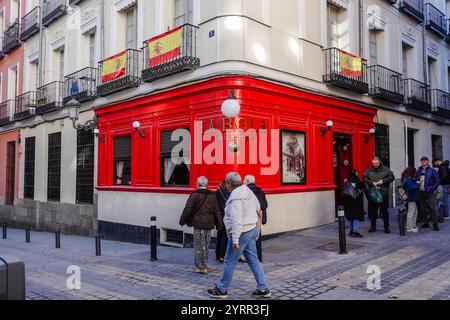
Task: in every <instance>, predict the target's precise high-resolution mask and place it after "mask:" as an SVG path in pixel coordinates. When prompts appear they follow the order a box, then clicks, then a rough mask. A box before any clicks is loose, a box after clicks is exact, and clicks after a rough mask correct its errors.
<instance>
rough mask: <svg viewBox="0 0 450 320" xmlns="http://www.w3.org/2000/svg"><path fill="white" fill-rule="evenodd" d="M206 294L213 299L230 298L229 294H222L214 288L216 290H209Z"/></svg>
mask: <svg viewBox="0 0 450 320" xmlns="http://www.w3.org/2000/svg"><path fill="white" fill-rule="evenodd" d="M206 292H207V293H208V294H209V296H210V297H211V298H214V299H226V298H228V292H226V291H225V292H222V291H220V290H219V289H217V287H214V289H208V290H206Z"/></svg>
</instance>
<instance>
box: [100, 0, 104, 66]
mask: <svg viewBox="0 0 450 320" xmlns="http://www.w3.org/2000/svg"><path fill="white" fill-rule="evenodd" d="M104 10H105V1H104V0H101V1H100V59H103V57H104V56H105V34H104V33H105V12H104Z"/></svg>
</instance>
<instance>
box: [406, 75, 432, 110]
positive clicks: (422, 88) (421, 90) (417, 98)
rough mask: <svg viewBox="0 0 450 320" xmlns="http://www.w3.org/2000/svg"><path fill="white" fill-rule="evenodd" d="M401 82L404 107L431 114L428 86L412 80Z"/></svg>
mask: <svg viewBox="0 0 450 320" xmlns="http://www.w3.org/2000/svg"><path fill="white" fill-rule="evenodd" d="M402 81H403V88H404V95H405V105H406V106H408V107H410V108H414V109H418V110H422V111H425V112H431V99H430V88H429V86H428V85H426V84H425V83H422V82H420V81H417V80H414V79H404V80H402Z"/></svg>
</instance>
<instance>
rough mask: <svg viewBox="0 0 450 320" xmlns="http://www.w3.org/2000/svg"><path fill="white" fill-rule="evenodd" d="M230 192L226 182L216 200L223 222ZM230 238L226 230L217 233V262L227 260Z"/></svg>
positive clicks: (217, 192) (221, 185)
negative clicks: (226, 254)
mask: <svg viewBox="0 0 450 320" xmlns="http://www.w3.org/2000/svg"><path fill="white" fill-rule="evenodd" d="M230 194H231V193H230V191H228V189H227V183H226V181H225V180H224V181H223V182H222V183H221V184H220V186H219V188H217V191H216V200H217V204H218V205H219V210H220V214H221V221H222V222H223V218H224V216H225V204H226V203H227V200H228V198H229V197H230ZM227 244H228V236H227V231H226V230H225V228H223V229H222V230H219V231H217V244H216V260H219V261H220V262H222V263H223V261H224V259H225V253H226V252H227Z"/></svg>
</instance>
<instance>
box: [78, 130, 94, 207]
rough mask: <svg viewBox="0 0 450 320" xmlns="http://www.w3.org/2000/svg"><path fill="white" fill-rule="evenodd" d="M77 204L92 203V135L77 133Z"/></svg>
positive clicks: (82, 131) (90, 133)
mask: <svg viewBox="0 0 450 320" xmlns="http://www.w3.org/2000/svg"><path fill="white" fill-rule="evenodd" d="M76 201H77V203H86V204H93V203H94V133H93V132H92V131H85V130H79V131H78V132H77V186H76Z"/></svg>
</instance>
